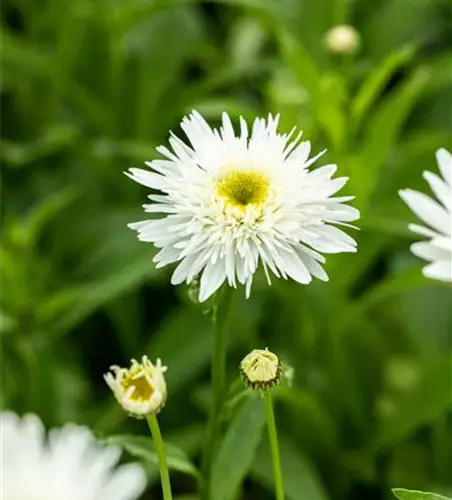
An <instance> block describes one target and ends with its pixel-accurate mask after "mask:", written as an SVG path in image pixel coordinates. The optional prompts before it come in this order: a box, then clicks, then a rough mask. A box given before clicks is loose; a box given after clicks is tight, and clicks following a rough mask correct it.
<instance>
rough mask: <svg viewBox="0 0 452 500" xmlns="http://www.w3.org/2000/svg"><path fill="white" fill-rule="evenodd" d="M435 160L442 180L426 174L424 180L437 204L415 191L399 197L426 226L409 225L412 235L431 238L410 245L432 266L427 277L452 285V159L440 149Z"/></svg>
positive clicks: (406, 190)
mask: <svg viewBox="0 0 452 500" xmlns="http://www.w3.org/2000/svg"><path fill="white" fill-rule="evenodd" d="M436 159H437V162H438V168H439V171H440V174H441V177H439V176H438V175H436V174H433V173H432V172H428V171H427V172H424V179H425V180H426V181H427V182H428V184H429V185H430V188H431V190H432V191H433V193H434V195H435V197H436V199H437V200H438V201H435V200H433V199H432V198H430V197H429V196H427V195H425V194H423V193H419V192H418V191H413V190H412V189H404V190H402V191H400V196H401V197H402V199H403V200H404V201H405V203H406V204H407V205H408V206H409V207H410V208H411V210H412V211H413V212H414V213H415V214H416V215H417V216H418V217H419V218H420V219H421V220H422V222H423V223H424V224H426V226H427V227H426V226H420V225H418V224H410V225H409V228H410V229H411V231H413V232H415V233H417V234H420V235H422V236H425V237H427V238H428V241H421V242H417V243H413V244H412V245H411V251H412V252H413V254H414V255H416V256H417V257H420V258H421V259H425V260H427V261H429V262H430V263H429V264H428V265H427V266H425V267H424V268H423V269H422V272H423V274H424V276H426V277H428V278H433V279H437V280H440V281H449V282H452V215H451V211H452V155H451V154H450V153H449V152H448V151H446V150H445V149H439V150H438V151H437V152H436Z"/></svg>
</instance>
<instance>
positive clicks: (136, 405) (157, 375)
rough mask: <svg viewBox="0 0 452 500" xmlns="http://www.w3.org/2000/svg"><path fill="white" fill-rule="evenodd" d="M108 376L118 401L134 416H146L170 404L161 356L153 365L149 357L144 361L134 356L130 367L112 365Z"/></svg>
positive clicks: (165, 368)
mask: <svg viewBox="0 0 452 500" xmlns="http://www.w3.org/2000/svg"><path fill="white" fill-rule="evenodd" d="M110 370H111V371H112V372H113V373H111V372H109V373H107V374H105V375H104V378H105V381H106V382H107V384H108V386H109V387H110V389H111V390H112V391H113V394H114V395H115V397H116V399H117V400H118V403H119V404H120V405H121V406H122V407H123V408H124V410H125V411H126V412H127V413H128V414H129V415H131V416H133V417H136V418H145V417H148V416H150V415H155V414H156V413H158V412H159V411H160V410H161V409H162V408H163V406H164V405H165V403H166V382H165V376H164V373H165V372H166V370H167V367H166V366H162V362H161V360H160V359H157V362H156V364H155V365H154V364H152V363H151V362H150V361H149V358H148V357H147V356H143V358H142V360H141V363H139V362H138V361H137V360H136V359H132V363H131V366H130V368H129V369H127V368H121V367H119V366H112V367H110Z"/></svg>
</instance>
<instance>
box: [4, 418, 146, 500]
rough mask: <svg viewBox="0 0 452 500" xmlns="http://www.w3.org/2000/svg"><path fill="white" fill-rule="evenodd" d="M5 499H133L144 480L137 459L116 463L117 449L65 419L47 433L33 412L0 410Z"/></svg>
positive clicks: (141, 487)
mask: <svg viewBox="0 0 452 500" xmlns="http://www.w3.org/2000/svg"><path fill="white" fill-rule="evenodd" d="M0 423H1V457H2V466H1V467H2V478H1V481H2V486H1V491H2V493H3V496H2V498H4V499H5V500H25V499H26V500H62V499H64V500H135V499H137V498H138V497H139V496H140V494H141V492H142V491H143V490H144V488H145V485H146V477H145V474H144V471H143V470H142V469H141V467H140V466H138V465H136V464H129V465H121V466H119V467H116V464H117V462H118V460H119V457H120V454H121V452H120V450H119V449H118V448H116V447H111V446H108V447H103V446H100V445H99V444H98V443H96V441H95V439H94V437H93V435H92V434H91V432H90V430H89V429H87V428H86V427H80V426H77V425H73V424H68V425H66V426H64V427H62V428H61V429H53V430H51V431H50V433H49V435H48V437H46V434H45V431H44V427H43V425H42V423H41V421H40V420H39V418H38V417H37V416H36V415H31V414H29V415H25V416H24V417H22V418H20V417H19V416H17V415H16V414H14V413H12V412H2V413H1V414H0Z"/></svg>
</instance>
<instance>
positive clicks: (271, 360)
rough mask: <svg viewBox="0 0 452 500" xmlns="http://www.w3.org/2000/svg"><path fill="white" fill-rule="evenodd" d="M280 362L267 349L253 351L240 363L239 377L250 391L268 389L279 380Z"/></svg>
mask: <svg viewBox="0 0 452 500" xmlns="http://www.w3.org/2000/svg"><path fill="white" fill-rule="evenodd" d="M281 373H282V369H281V362H280V360H279V358H278V356H276V354H273V353H272V352H271V351H269V350H268V349H265V350H262V349H254V351H251V352H250V353H249V354H247V355H246V356H245V357H244V358H243V359H242V362H241V363H240V376H241V377H242V379H243V381H244V382H245V384H246V385H247V386H248V387H250V388H251V389H261V390H265V389H270V388H271V387H274V386H275V385H276V384H277V383H278V382H279V380H280V378H281Z"/></svg>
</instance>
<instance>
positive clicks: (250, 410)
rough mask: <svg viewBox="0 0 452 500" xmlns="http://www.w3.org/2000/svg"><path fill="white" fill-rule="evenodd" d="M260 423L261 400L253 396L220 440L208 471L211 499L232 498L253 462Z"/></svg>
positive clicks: (263, 419)
mask: <svg viewBox="0 0 452 500" xmlns="http://www.w3.org/2000/svg"><path fill="white" fill-rule="evenodd" d="M264 422H265V416H264V411H263V405H262V401H261V400H260V397H259V396H257V395H255V396H254V397H251V398H250V399H249V400H248V401H247V402H246V403H245V404H244V405H243V406H242V407H241V409H240V410H239V412H238V413H237V414H236V416H235V418H234V419H233V420H232V423H231V425H230V427H229V428H228V430H227V432H226V435H225V436H224V438H223V441H222V442H221V445H220V450H219V452H218V456H217V459H216V461H215V463H214V466H213V470H212V484H211V487H212V488H214V491H215V500H233V499H234V498H236V495H237V491H238V489H239V487H240V484H241V482H242V481H243V479H244V478H245V476H246V474H247V473H248V470H249V469H250V467H251V464H252V463H253V459H254V455H255V453H256V450H257V447H258V445H259V442H260V440H261V436H262V430H263V427H264ZM212 498H213V497H212Z"/></svg>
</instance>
